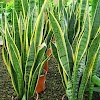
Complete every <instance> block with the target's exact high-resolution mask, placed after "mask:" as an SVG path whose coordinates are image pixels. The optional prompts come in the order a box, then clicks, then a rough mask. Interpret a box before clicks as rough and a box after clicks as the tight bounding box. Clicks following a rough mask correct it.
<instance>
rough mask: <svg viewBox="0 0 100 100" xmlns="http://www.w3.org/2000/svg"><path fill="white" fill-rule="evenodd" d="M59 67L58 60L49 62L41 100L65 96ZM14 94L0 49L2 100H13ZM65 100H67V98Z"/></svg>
mask: <svg viewBox="0 0 100 100" xmlns="http://www.w3.org/2000/svg"><path fill="white" fill-rule="evenodd" d="M57 66H58V64H57V62H56V60H55V59H54V58H53V57H52V58H51V59H50V60H49V71H48V74H47V80H46V88H45V91H43V92H42V93H40V94H39V100H62V97H63V95H65V90H64V88H63V84H62V81H61V77H60V74H59V71H58V68H57ZM13 94H14V90H13V87H12V84H11V81H10V77H9V74H8V72H7V69H6V66H5V65H4V62H3V59H2V54H1V47H0V100H11V98H12V95H13ZM86 98H87V95H86ZM93 98H94V99H93V100H100V95H98V93H94V96H93ZM64 100H67V98H66V96H65V99H64ZM85 100H87V99H85Z"/></svg>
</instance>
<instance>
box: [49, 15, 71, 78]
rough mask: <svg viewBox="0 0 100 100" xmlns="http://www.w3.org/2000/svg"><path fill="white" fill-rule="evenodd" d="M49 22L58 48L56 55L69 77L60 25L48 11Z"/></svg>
mask: <svg viewBox="0 0 100 100" xmlns="http://www.w3.org/2000/svg"><path fill="white" fill-rule="evenodd" d="M49 16H50V22H51V25H52V29H53V32H54V36H55V38H56V44H57V48H58V57H59V60H60V63H61V65H62V66H63V69H64V71H65V72H66V74H67V75H68V76H69V77H70V69H69V60H68V54H67V48H66V44H65V39H64V33H63V32H62V30H61V27H60V25H59V23H58V21H57V20H56V18H55V17H54V16H53V15H52V14H51V13H50V15H49Z"/></svg>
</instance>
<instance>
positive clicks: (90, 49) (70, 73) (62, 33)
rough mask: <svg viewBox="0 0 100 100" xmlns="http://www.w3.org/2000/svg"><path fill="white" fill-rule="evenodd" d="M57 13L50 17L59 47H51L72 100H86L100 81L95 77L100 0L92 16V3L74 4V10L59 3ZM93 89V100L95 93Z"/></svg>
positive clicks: (78, 1) (77, 0) (79, 0)
mask: <svg viewBox="0 0 100 100" xmlns="http://www.w3.org/2000/svg"><path fill="white" fill-rule="evenodd" d="M66 2H67V1H66ZM57 9H58V10H55V9H54V11H51V12H50V13H49V18H50V22H51V27H52V30H53V34H54V36H55V39H56V43H55V44H54V43H51V46H52V49H53V54H54V57H55V58H56V59H57V61H58V63H59V71H60V74H61V77H62V81H63V85H64V87H65V90H66V94H67V97H68V100H83V96H84V93H85V89H86V86H87V83H88V82H89V80H90V81H91V82H92V80H93V79H95V80H97V77H96V76H94V75H95V70H96V66H97V60H98V55H99V52H100V20H99V18H100V11H99V10H100V0H97V3H96V5H95V7H94V8H93V10H92V12H93V13H92V16H91V14H90V13H89V3H88V0H72V3H71V4H70V6H67V5H65V4H63V2H62V0H59V5H58V7H57ZM91 78H92V79H91ZM98 81H99V80H98ZM90 86H91V83H90ZM90 89H91V90H90V95H89V99H90V100H91V99H92V98H91V95H92V91H93V89H92V88H90Z"/></svg>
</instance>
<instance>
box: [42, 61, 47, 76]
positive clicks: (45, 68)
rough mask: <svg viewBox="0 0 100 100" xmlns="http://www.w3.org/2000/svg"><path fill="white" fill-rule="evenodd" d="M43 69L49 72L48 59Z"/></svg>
mask: <svg viewBox="0 0 100 100" xmlns="http://www.w3.org/2000/svg"><path fill="white" fill-rule="evenodd" d="M43 69H44V71H45V73H46V74H47V72H48V61H47V62H46V63H45V65H44V68H43Z"/></svg>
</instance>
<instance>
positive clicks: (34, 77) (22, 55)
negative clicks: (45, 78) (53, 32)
mask: <svg viewBox="0 0 100 100" xmlns="http://www.w3.org/2000/svg"><path fill="white" fill-rule="evenodd" d="M18 1H19V2H17V0H14V9H13V14H12V24H11V23H9V22H8V21H7V17H6V16H4V22H3V23H4V24H3V25H2V28H0V29H1V32H2V34H3V48H2V55H3V59H4V63H5V64H6V66H7V69H8V72H9V74H10V77H11V81H12V84H13V87H14V90H15V92H16V94H17V96H18V98H19V99H22V100H29V98H30V97H32V96H33V95H34V94H35V92H36V91H35V89H36V86H37V81H38V78H39V75H40V73H41V70H42V68H43V65H44V63H45V61H46V60H47V59H48V58H47V57H45V51H46V43H45V41H46V39H45V40H43V38H44V33H43V32H44V10H45V6H46V4H47V0H45V1H44V2H42V4H41V10H40V11H39V13H37V12H38V8H37V6H36V2H34V0H29V1H27V0H26V1H25V0H18ZM18 5H20V6H18ZM45 21H47V20H45Z"/></svg>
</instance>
